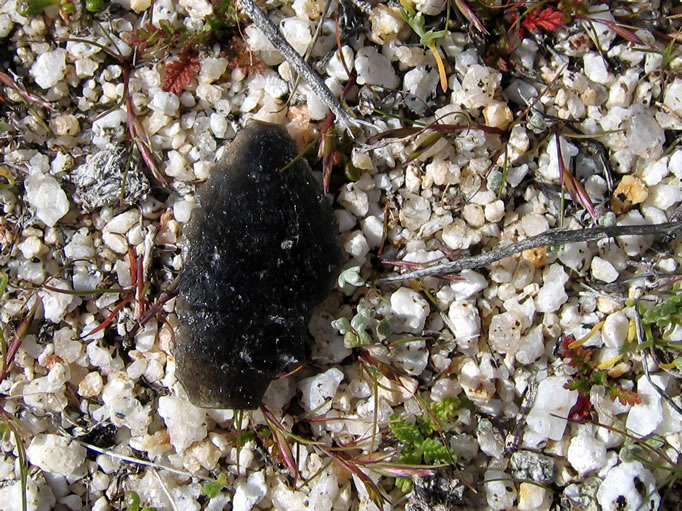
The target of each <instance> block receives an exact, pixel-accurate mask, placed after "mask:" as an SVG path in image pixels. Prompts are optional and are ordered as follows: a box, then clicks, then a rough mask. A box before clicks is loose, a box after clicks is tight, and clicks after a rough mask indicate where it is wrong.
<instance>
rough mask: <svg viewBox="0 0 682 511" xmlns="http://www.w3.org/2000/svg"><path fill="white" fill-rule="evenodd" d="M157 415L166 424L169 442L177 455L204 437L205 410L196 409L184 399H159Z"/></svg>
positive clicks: (166, 397) (167, 397)
mask: <svg viewBox="0 0 682 511" xmlns="http://www.w3.org/2000/svg"><path fill="white" fill-rule="evenodd" d="M159 415H160V416H161V417H163V420H164V422H165V423H166V428H167V429H168V435H169V436H170V442H171V444H173V447H174V448H175V452H177V453H182V452H183V451H184V450H185V449H187V448H188V447H189V446H190V445H192V444H193V443H194V442H198V441H200V440H203V439H204V438H205V437H206V410H204V409H203V408H197V407H196V406H194V405H193V404H192V403H190V402H189V401H187V400H186V399H180V398H179V397H175V396H162V397H160V398H159Z"/></svg>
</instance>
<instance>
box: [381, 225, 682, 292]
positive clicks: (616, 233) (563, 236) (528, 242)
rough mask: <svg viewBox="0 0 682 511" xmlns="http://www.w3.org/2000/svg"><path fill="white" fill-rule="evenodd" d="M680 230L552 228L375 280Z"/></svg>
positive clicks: (452, 270)
mask: <svg viewBox="0 0 682 511" xmlns="http://www.w3.org/2000/svg"><path fill="white" fill-rule="evenodd" d="M680 231H682V222H669V223H663V224H653V225H623V226H613V227H594V228H592V229H576V230H566V229H554V230H551V231H547V232H543V233H542V234H538V235H537V236H532V237H530V238H527V239H525V240H522V241H519V242H517V243H512V244H511V245H507V246H506V247H502V248H498V249H496V250H491V251H489V252H485V253H483V254H479V255H476V256H472V257H463V258H461V259H457V260H455V261H450V262H447V263H444V264H439V265H436V266H431V267H430V268H424V269H423V270H417V271H413V272H410V273H405V274H403V275H395V276H393V277H385V278H383V279H379V280H378V281H377V283H378V284H387V283H389V282H400V281H403V280H410V279H420V278H422V277H429V276H432V275H437V276H439V275H448V274H450V273H455V272H458V271H461V270H468V269H472V268H481V267H483V266H488V265H489V264H491V263H494V262H495V261H499V260H500V259H504V258H505V257H509V256H512V255H514V254H518V253H519V252H523V251H524V250H530V249H531V248H538V247H544V246H552V245H563V244H566V243H578V242H581V241H595V240H600V239H603V238H618V237H620V236H646V235H661V234H665V235H671V234H676V233H678V232H680Z"/></svg>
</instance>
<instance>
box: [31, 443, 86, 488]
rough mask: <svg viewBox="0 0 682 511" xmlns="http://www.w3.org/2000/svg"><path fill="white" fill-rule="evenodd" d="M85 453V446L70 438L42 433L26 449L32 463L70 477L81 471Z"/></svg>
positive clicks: (47, 470)
mask: <svg viewBox="0 0 682 511" xmlns="http://www.w3.org/2000/svg"><path fill="white" fill-rule="evenodd" d="M85 453H86V450H85V447H83V446H82V445H80V444H79V443H77V442H74V441H72V440H71V439H69V438H65V437H63V436H59V435H52V434H42V433H41V434H39V435H35V436H34V437H33V439H32V440H31V444H30V445H29V446H28V448H27V449H26V456H27V457H28V460H29V461H30V462H31V465H35V466H37V467H40V468H41V469H43V470H44V471H46V472H50V473H52V474H56V475H63V476H68V477H73V476H75V475H78V474H80V473H81V471H82V468H83V467H82V465H83V462H84V461H85ZM81 475H83V474H81Z"/></svg>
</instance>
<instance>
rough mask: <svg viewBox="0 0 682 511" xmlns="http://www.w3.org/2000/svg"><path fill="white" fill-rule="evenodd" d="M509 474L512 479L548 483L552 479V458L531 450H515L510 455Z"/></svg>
mask: <svg viewBox="0 0 682 511" xmlns="http://www.w3.org/2000/svg"><path fill="white" fill-rule="evenodd" d="M510 468H511V474H512V477H514V479H518V480H524V481H535V482H537V483H540V484H549V483H551V482H552V481H553V480H554V460H553V459H552V458H551V457H549V456H545V455H544V454H538V453H536V452H532V451H517V452H515V453H514V454H512V456H511V461H510Z"/></svg>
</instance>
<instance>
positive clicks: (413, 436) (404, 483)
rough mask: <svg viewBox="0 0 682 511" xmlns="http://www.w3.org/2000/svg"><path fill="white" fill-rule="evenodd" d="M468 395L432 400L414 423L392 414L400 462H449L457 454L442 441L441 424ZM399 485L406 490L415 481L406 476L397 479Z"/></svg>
mask: <svg viewBox="0 0 682 511" xmlns="http://www.w3.org/2000/svg"><path fill="white" fill-rule="evenodd" d="M466 403H467V400H466V399H465V398H457V397H446V398H445V399H443V400H442V401H439V402H437V403H432V404H431V405H430V406H429V407H428V410H425V412H426V413H424V414H423V415H422V416H421V417H418V418H417V419H416V420H415V421H414V422H412V421H408V420H407V419H404V418H401V417H400V416H399V415H393V416H392V417H391V421H390V422H389V428H390V429H391V432H392V433H393V436H394V437H395V438H396V440H398V442H400V443H401V447H400V458H399V461H400V463H405V464H408V465H421V464H423V463H426V464H434V463H435V464H450V463H453V462H454V461H455V455H454V454H453V453H452V452H451V451H450V449H449V448H448V447H447V446H446V445H445V444H444V443H443V440H444V438H443V437H442V429H443V428H442V425H443V424H447V423H448V422H449V421H450V419H452V417H453V415H454V414H455V411H457V410H458V409H460V408H462V407H463V406H465V405H466ZM395 484H396V486H397V487H398V488H400V490H402V491H403V492H405V493H407V492H408V491H409V490H410V488H411V486H412V481H411V480H410V479H408V478H406V477H398V478H396V483H395Z"/></svg>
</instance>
